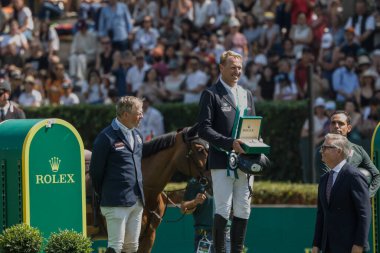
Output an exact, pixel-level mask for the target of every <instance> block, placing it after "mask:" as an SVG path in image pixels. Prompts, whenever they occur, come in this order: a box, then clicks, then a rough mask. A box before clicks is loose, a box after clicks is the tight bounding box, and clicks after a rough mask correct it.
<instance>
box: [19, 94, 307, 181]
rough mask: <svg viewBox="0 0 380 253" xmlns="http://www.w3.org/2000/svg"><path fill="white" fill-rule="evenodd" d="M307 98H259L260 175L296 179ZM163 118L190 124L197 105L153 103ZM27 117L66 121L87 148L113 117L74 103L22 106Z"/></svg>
mask: <svg viewBox="0 0 380 253" xmlns="http://www.w3.org/2000/svg"><path fill="white" fill-rule="evenodd" d="M306 103H307V102H306V101H301V102H261V103H257V105H256V113H257V115H260V116H263V124H262V137H263V139H264V142H265V143H267V144H269V145H270V146H271V153H270V155H269V158H270V160H271V161H272V167H271V168H270V169H269V170H268V171H267V172H266V174H265V175H264V176H263V178H264V179H270V180H280V181H283V180H285V181H292V182H296V181H300V180H301V178H302V174H301V173H302V172H301V161H300V156H299V147H298V145H299V144H298V143H299V135H300V131H301V128H302V125H303V123H304V121H305V119H306V117H307V112H308V111H307V104H306ZM157 109H159V110H160V111H161V112H162V114H163V116H164V119H165V129H166V131H168V132H169V131H174V130H176V129H178V128H181V127H185V126H190V125H193V124H194V123H195V122H196V121H197V116H198V106H197V105H196V104H192V105H184V104H180V103H175V104H162V105H159V106H157ZM24 110H25V113H26V116H27V118H61V119H64V120H66V121H68V122H70V123H71V124H72V125H73V126H74V127H75V128H76V129H77V130H78V131H79V133H80V135H81V137H82V139H83V142H84V145H85V147H86V148H87V149H91V147H92V143H93V141H94V139H95V137H96V136H97V134H98V133H99V132H100V131H101V130H102V129H103V128H104V127H106V126H107V125H108V124H109V123H110V122H111V120H112V119H113V118H114V117H115V108H114V106H103V105H78V106H72V107H61V106H59V107H41V108H24Z"/></svg>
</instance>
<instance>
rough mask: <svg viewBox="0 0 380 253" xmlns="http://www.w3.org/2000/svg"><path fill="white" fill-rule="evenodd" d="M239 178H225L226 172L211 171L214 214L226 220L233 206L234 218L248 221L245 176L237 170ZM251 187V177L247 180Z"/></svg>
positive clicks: (248, 210)
mask: <svg viewBox="0 0 380 253" xmlns="http://www.w3.org/2000/svg"><path fill="white" fill-rule="evenodd" d="M237 173H238V176H239V178H238V179H236V178H235V177H234V173H233V172H232V173H231V176H227V171H226V170H211V177H212V188H213V191H214V202H215V213H216V214H219V215H221V216H222V217H223V218H225V219H226V220H228V219H229V218H230V213H231V207H232V204H233V209H234V216H235V217H238V218H242V219H248V218H249V215H250V213H251V198H248V197H249V194H250V193H249V189H248V180H247V174H245V173H243V172H242V171H241V170H239V169H238V170H237ZM249 185H250V186H251V187H253V176H251V177H250V179H249Z"/></svg>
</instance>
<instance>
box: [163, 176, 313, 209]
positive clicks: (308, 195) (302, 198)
mask: <svg viewBox="0 0 380 253" xmlns="http://www.w3.org/2000/svg"><path fill="white" fill-rule="evenodd" d="M185 188H186V183H169V184H168V185H167V186H166V187H165V191H166V192H167V194H168V196H169V198H170V199H171V200H172V201H173V202H175V203H180V202H181V201H182V200H183V194H184V193H185V191H184V189H185ZM317 194H318V186H317V185H316V184H300V183H289V182H270V181H255V182H254V184H253V198H252V204H255V205H317Z"/></svg>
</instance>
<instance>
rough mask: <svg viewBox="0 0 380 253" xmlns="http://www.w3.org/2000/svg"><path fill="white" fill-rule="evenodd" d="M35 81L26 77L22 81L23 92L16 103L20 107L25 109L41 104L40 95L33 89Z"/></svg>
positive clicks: (30, 77)
mask: <svg viewBox="0 0 380 253" xmlns="http://www.w3.org/2000/svg"><path fill="white" fill-rule="evenodd" d="M34 85H35V80H34V77H33V76H27V77H26V78H25V80H24V88H25V90H24V91H23V92H22V93H21V95H20V97H19V98H18V102H19V104H20V105H21V106H26V107H40V106H41V102H42V95H41V93H40V92H39V91H38V90H36V89H35V86H34Z"/></svg>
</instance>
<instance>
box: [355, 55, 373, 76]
mask: <svg viewBox="0 0 380 253" xmlns="http://www.w3.org/2000/svg"><path fill="white" fill-rule="evenodd" d="M370 67H371V59H370V58H369V56H368V55H366V54H363V55H359V57H358V72H359V73H364V72H365V71H366V70H367V69H369V68H370Z"/></svg>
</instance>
